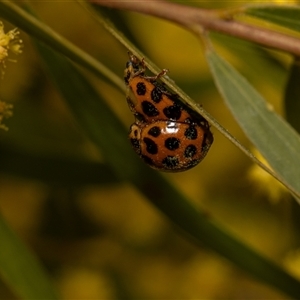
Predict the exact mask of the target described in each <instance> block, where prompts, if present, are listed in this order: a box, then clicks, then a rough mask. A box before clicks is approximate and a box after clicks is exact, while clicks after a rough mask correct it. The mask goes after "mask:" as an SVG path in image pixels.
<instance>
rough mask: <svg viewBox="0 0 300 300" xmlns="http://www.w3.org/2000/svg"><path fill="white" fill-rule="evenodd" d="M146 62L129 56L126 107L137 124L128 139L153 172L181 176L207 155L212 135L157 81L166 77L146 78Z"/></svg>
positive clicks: (205, 126)
mask: <svg viewBox="0 0 300 300" xmlns="http://www.w3.org/2000/svg"><path fill="white" fill-rule="evenodd" d="M145 71H146V66H145V63H144V60H143V59H142V60H139V59H138V58H137V57H136V56H134V55H133V54H131V53H129V61H128V62H127V64H126V69H125V73H124V81H125V84H126V85H127V97H126V100H127V103H128V105H129V108H130V110H131V112H132V113H133V115H134V116H135V123H133V124H132V125H131V127H130V133H129V138H130V141H131V144H132V146H133V148H134V150H135V151H136V153H137V154H138V155H139V156H140V157H141V158H142V159H143V160H144V161H145V162H146V163H147V164H148V165H149V166H150V167H152V168H154V169H157V170H160V171H165V172H181V171H186V170H188V169H190V168H192V167H194V166H196V165H197V164H198V163H199V162H200V161H201V160H202V159H203V158H204V157H205V155H206V153H207V152H208V150H209V148H210V146H211V144H212V143H213V135H212V133H211V131H210V129H209V124H208V122H207V121H206V120H205V119H204V118H203V117H202V116H200V115H194V114H193V113H192V112H189V111H188V109H187V108H185V107H184V106H183V105H182V104H181V103H180V102H179V100H178V98H179V96H178V95H177V94H173V93H171V92H169V91H168V90H167V89H166V88H165V87H164V86H163V85H162V84H160V83H158V82H157V80H158V79H159V78H160V77H161V76H163V75H165V74H166V73H167V70H166V69H163V70H162V71H161V72H160V73H159V74H158V75H156V76H152V77H150V76H145Z"/></svg>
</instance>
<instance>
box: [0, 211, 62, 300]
mask: <svg viewBox="0 0 300 300" xmlns="http://www.w3.org/2000/svg"><path fill="white" fill-rule="evenodd" d="M0 240H1V248H0V275H1V277H2V278H3V279H4V280H5V281H6V282H7V283H8V284H9V285H10V287H11V288H12V290H13V291H14V292H15V293H16V294H17V295H18V296H19V297H20V298H22V299H51V300H52V299H59V298H58V296H57V295H56V293H55V291H54V290H53V287H52V286H51V281H50V279H49V278H48V277H47V275H46V273H45V271H44V270H43V267H42V266H41V265H40V263H39V261H38V259H37V258H36V257H34V255H33V254H32V253H31V252H30V251H29V250H28V249H27V248H26V247H25V246H24V244H23V242H22V241H21V240H20V239H19V238H18V237H17V236H16V235H15V233H14V232H13V231H12V230H11V229H10V228H9V227H8V226H7V224H6V223H5V222H4V220H3V218H2V216H1V215H0Z"/></svg>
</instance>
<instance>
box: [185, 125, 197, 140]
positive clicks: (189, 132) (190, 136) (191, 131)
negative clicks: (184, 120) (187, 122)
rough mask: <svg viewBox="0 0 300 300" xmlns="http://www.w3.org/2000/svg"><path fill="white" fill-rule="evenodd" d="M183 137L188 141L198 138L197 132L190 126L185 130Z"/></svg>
mask: <svg viewBox="0 0 300 300" xmlns="http://www.w3.org/2000/svg"><path fill="white" fill-rule="evenodd" d="M184 135H185V136H186V138H187V139H189V140H195V139H196V138H197V136H198V132H197V129H196V127H195V126H190V127H189V128H187V129H186V130H185V132H184Z"/></svg>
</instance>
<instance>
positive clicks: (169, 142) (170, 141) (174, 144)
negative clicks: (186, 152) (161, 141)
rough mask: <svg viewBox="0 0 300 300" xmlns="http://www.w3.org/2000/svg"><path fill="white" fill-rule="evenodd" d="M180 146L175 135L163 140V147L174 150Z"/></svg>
mask: <svg viewBox="0 0 300 300" xmlns="http://www.w3.org/2000/svg"><path fill="white" fill-rule="evenodd" d="M179 146H180V140H179V139H177V138H175V137H170V138H167V139H166V140H165V147H166V148H167V149H169V150H176V149H178V148H179Z"/></svg>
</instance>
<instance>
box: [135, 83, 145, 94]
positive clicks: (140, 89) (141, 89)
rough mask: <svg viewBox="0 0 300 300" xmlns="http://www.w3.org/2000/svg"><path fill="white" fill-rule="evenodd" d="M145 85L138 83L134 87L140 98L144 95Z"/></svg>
mask: <svg viewBox="0 0 300 300" xmlns="http://www.w3.org/2000/svg"><path fill="white" fill-rule="evenodd" d="M146 90H147V89H146V85H145V83H144V82H138V83H137V85H136V93H137V94H138V95H140V96H144V95H145V94H146Z"/></svg>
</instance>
